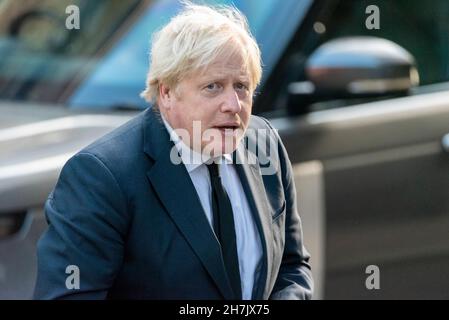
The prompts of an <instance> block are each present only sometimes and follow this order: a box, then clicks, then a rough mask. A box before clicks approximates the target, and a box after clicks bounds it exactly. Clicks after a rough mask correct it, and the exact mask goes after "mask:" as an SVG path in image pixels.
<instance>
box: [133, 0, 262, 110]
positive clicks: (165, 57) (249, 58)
mask: <svg viewBox="0 0 449 320" xmlns="http://www.w3.org/2000/svg"><path fill="white" fill-rule="evenodd" d="M183 7H184V8H183V10H182V11H181V12H180V13H179V14H178V15H176V16H175V17H173V18H172V19H171V20H170V22H169V23H168V24H167V25H165V26H164V27H163V28H162V29H161V30H160V31H158V32H157V33H155V34H154V35H153V40H152V47H151V53H150V70H149V71H148V74H147V80H146V89H145V90H144V91H143V92H142V93H141V96H142V97H143V98H144V99H145V100H146V101H148V102H150V103H152V102H157V97H158V94H159V85H160V84H161V83H163V84H164V85H167V86H168V87H170V88H176V84H177V83H178V82H179V81H181V80H182V79H183V78H184V77H185V76H187V75H188V74H189V73H190V72H192V71H198V70H202V69H204V68H207V66H208V65H209V64H211V63H212V62H213V61H214V60H215V59H216V58H217V57H219V56H222V55H223V54H227V55H232V54H235V53H238V54H240V56H241V57H242V58H243V62H244V65H245V66H247V68H248V70H247V71H248V73H249V75H250V80H251V88H250V89H251V90H252V91H254V89H255V88H256V86H257V85H258V84H259V82H260V79H261V76H262V67H261V57H260V50H259V47H258V45H257V43H256V41H255V39H254V38H253V36H252V35H251V32H250V30H249V27H248V23H247V20H246V18H245V16H244V15H243V14H242V13H240V11H238V10H237V9H236V8H234V7H229V6H216V7H211V6H206V5H196V4H193V3H191V2H187V1H183Z"/></svg>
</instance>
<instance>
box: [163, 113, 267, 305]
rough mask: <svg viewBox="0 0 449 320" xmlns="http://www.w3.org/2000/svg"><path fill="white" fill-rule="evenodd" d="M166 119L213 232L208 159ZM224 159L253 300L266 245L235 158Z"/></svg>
mask: <svg viewBox="0 0 449 320" xmlns="http://www.w3.org/2000/svg"><path fill="white" fill-rule="evenodd" d="M161 116H162V115H161ZM162 120H163V121H164V124H165V127H166V128H167V130H168V132H169V134H170V137H171V139H172V140H173V142H174V143H175V145H176V148H177V150H178V151H179V153H180V158H181V160H182V162H183V164H184V166H185V167H186V169H187V172H188V173H189V176H190V179H191V180H192V182H193V185H194V186H195V189H196V192H197V194H198V197H199V199H200V202H201V205H202V207H203V209H204V212H205V214H206V217H207V220H208V221H209V224H210V226H211V228H212V231H213V212H212V201H211V193H212V189H211V183H210V177H209V172H208V170H207V167H206V165H205V164H204V163H205V162H206V161H207V160H208V158H205V156H204V155H201V154H200V153H198V152H195V151H193V150H192V149H190V148H189V147H188V146H187V145H186V144H184V143H183V142H182V141H181V139H180V138H179V136H178V135H177V134H176V132H175V131H173V129H172V128H171V126H170V124H169V123H168V122H167V121H166V120H165V119H164V118H163V117H162ZM209 159H210V158H209ZM221 160H222V161H221V163H220V164H219V165H218V167H219V171H220V177H221V181H222V183H223V187H224V189H225V190H226V192H227V194H228V196H229V200H230V201H231V205H232V212H233V214H234V224H235V235H236V241H237V253H238V257H239V268H240V279H241V286H242V299H243V300H250V299H251V297H252V292H253V287H254V283H255V281H256V279H257V276H258V273H259V272H258V271H259V268H260V263H261V261H262V245H261V241H260V236H259V232H258V230H257V226H256V224H255V221H254V219H253V216H252V214H251V210H250V207H249V205H248V200H247V198H246V195H245V192H244V190H243V187H242V184H241V182H240V179H239V177H238V175H237V172H236V170H235V168H234V166H233V164H232V157H231V155H230V154H225V155H223V156H222V159H221ZM217 241H218V240H217Z"/></svg>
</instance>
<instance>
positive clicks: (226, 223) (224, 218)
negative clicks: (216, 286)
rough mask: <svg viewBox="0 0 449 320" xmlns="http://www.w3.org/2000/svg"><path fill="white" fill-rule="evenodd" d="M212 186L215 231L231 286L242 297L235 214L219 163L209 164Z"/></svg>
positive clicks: (239, 297) (237, 295) (238, 296)
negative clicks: (223, 182)
mask: <svg viewBox="0 0 449 320" xmlns="http://www.w3.org/2000/svg"><path fill="white" fill-rule="evenodd" d="M207 169H208V170H209V175H210V180H211V186H212V211H213V216H214V231H215V234H216V235H217V238H218V240H219V241H220V245H221V251H222V254H223V261H224V264H225V267H226V272H227V273H228V277H229V281H230V282H231V287H232V289H233V291H234V293H235V295H236V297H237V299H241V298H242V289H241V283H240V271H239V259H238V254H237V241H236V237H235V226H234V215H233V214H232V206H231V201H229V197H228V195H227V194H226V191H225V189H224V188H223V185H222V184H221V179H220V174H219V172H218V165H217V164H216V163H212V164H208V165H207Z"/></svg>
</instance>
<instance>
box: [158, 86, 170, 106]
mask: <svg viewBox="0 0 449 320" xmlns="http://www.w3.org/2000/svg"><path fill="white" fill-rule="evenodd" d="M172 100H173V92H172V90H171V89H170V88H169V87H168V86H166V85H165V84H163V83H161V84H160V85H159V107H162V108H165V109H170V108H171V104H172Z"/></svg>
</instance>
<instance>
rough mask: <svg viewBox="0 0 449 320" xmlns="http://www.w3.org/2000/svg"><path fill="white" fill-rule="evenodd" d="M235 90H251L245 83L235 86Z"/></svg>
mask: <svg viewBox="0 0 449 320" xmlns="http://www.w3.org/2000/svg"><path fill="white" fill-rule="evenodd" d="M235 88H236V89H237V90H241V91H242V90H245V91H246V90H249V88H248V86H247V85H246V84H244V83H241V82H239V83H236V85H235Z"/></svg>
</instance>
